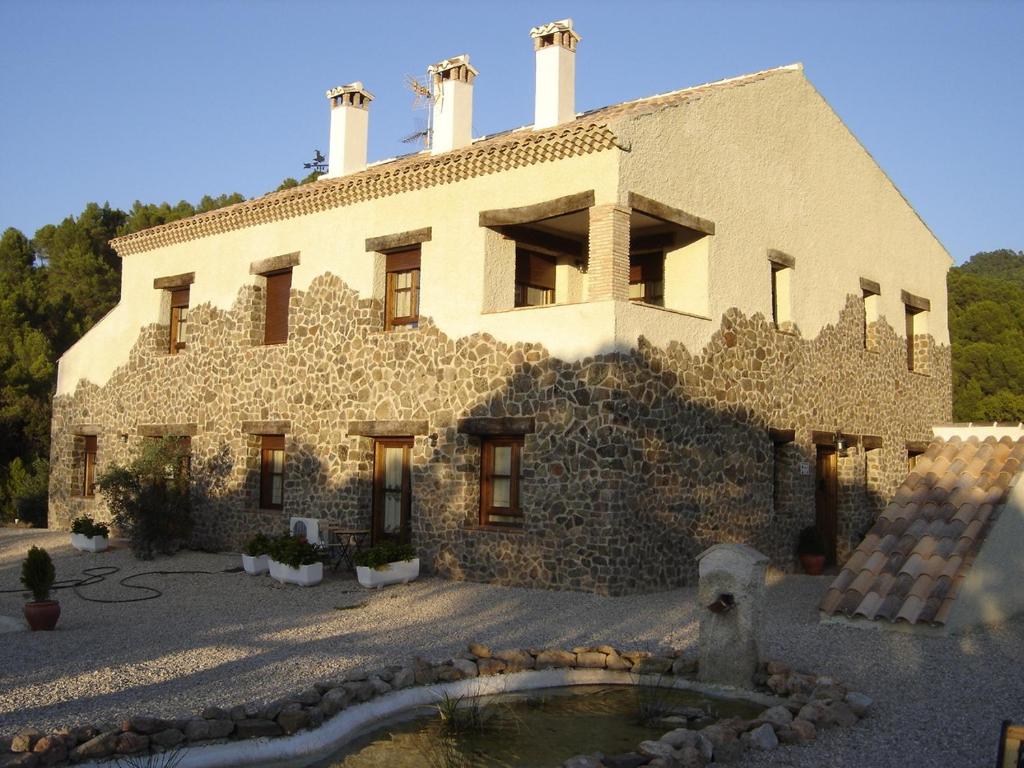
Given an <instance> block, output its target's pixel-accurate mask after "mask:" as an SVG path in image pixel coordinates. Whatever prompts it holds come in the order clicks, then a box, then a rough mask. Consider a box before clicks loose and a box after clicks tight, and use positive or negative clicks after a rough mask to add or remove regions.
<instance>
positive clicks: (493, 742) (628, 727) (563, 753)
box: [320, 685, 763, 768]
mask: <svg viewBox="0 0 1024 768" xmlns="http://www.w3.org/2000/svg"><path fill="white" fill-rule="evenodd" d="M451 703H452V702H451V700H448V701H447V702H446V701H444V700H442V701H440V702H439V703H438V705H436V706H434V707H425V708H420V709H418V710H415V711H414V712H412V713H409V715H408V717H407V718H406V719H404V720H401V721H397V722H391V723H390V724H388V725H385V726H382V727H380V728H378V729H376V730H375V731H373V732H371V733H369V734H367V735H366V736H363V737H361V738H359V739H357V740H356V741H354V742H351V743H349V744H348V745H347V746H346V747H345V749H344V750H343V751H341V752H340V753H338V754H336V755H335V756H333V757H332V758H330V759H328V760H327V761H325V762H323V763H321V764H320V765H321V766H322V768H327V767H328V766H329V767H330V768H371V766H373V767H376V766H388V767H389V768H478V767H479V768H483V766H488V767H489V768H490V767H491V766H498V767H500V768H513V766H515V767H516V768H522V767H524V766H526V767H528V768H539V767H541V766H557V765H561V764H562V762H564V761H565V760H567V759H568V758H570V757H572V756H573V755H578V754H586V753H593V752H603V753H604V754H606V755H615V754H622V753H624V752H632V751H634V750H635V749H636V747H637V745H638V744H639V743H640V742H641V741H644V740H646V739H652V738H653V739H656V738H658V737H660V736H661V735H662V734H663V733H665V732H666V731H669V730H671V729H673V728H680V727H689V728H703V727H704V726H705V725H709V724H711V723H712V722H714V721H715V720H718V719H721V718H725V717H743V718H753V717H756V716H757V715H758V714H759V713H760V712H761V711H762V710H763V707H762V706H759V705H757V704H754V703H752V702H749V701H744V700H742V699H724V698H712V697H709V696H706V695H703V694H700V693H697V692H694V691H686V690H678V689H670V688H655V687H650V686H632V685H577V686H569V687H564V688H544V689H540V690H534V691H524V692H520V693H510V694H499V695H496V696H486V697H481V698H478V699H464V700H462V701H460V702H459V706H458V707H457V708H456V710H455V712H454V714H453V713H452V711H451V706H450V705H451ZM445 716H447V717H445Z"/></svg>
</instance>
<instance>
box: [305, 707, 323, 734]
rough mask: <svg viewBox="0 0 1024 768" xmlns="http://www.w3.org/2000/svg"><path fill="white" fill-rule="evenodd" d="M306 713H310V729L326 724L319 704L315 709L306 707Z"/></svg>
mask: <svg viewBox="0 0 1024 768" xmlns="http://www.w3.org/2000/svg"><path fill="white" fill-rule="evenodd" d="M306 711H307V712H308V713H309V727H310V728H319V727H320V726H321V725H323V724H324V713H323V710H321V709H320V705H319V704H318V705H317V706H315V707H306Z"/></svg>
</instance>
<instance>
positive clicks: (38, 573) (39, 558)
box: [21, 547, 57, 603]
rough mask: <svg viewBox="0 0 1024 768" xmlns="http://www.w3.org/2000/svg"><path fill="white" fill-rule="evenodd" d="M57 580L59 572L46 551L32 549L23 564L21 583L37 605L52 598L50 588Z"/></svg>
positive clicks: (36, 548)
mask: <svg viewBox="0 0 1024 768" xmlns="http://www.w3.org/2000/svg"><path fill="white" fill-rule="evenodd" d="M56 578H57V572H56V571H55V570H54V567H53V560H51V559H50V555H49V553H48V552H47V551H46V550H45V549H40V548H39V547H32V549H30V550H29V551H28V554H27V555H26V556H25V559H24V561H22V563H21V583H22V584H23V585H24V587H25V589H27V590H28V591H29V592H31V593H32V598H33V599H34V600H35V601H36V602H37V603H41V602H43V601H44V600H48V599H49V598H50V588H51V587H52V586H53V582H54V579H56Z"/></svg>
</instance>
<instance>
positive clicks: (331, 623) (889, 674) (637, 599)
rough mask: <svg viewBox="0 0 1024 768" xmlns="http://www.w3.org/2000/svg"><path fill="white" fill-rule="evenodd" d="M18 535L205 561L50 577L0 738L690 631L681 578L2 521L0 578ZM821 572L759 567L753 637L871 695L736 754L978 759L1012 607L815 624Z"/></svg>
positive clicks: (1022, 681)
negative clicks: (485, 567)
mask: <svg viewBox="0 0 1024 768" xmlns="http://www.w3.org/2000/svg"><path fill="white" fill-rule="evenodd" d="M32 545H40V546H43V547H46V548H47V549H48V550H49V551H50V554H51V555H52V556H53V557H54V562H55V564H56V567H57V577H58V579H61V578H74V577H77V576H78V575H79V574H81V572H82V570H83V569H84V568H88V567H90V566H116V567H119V568H120V569H121V572H120V573H118V574H116V575H114V576H112V577H108V578H107V579H106V581H104V582H103V583H100V584H95V585H92V586H89V587H85V588H82V589H81V594H82V595H85V596H89V597H97V598H119V597H133V596H135V594H138V593H135V594H133V593H132V591H131V590H128V589H125V588H124V587H121V586H118V584H117V580H118V579H119V578H121V577H122V576H124V575H128V574H130V573H139V572H142V571H149V570H168V571H169V570H207V571H215V572H218V573H216V574H214V575H177V576H170V575H152V576H148V577H144V578H142V579H140V580H139V582H138V583H143V584H149V585H152V586H155V587H157V588H159V589H161V590H163V591H164V595H163V597H161V598H159V599H156V600H149V601H146V602H138V603H127V604H125V603H121V604H101V603H92V602H87V601H85V600H83V599H81V597H80V596H78V595H76V594H75V593H74V592H72V591H70V590H62V591H60V592H58V593H57V597H58V598H59V599H60V601H61V609H62V615H61V619H60V624H59V625H58V628H57V631H56V632H53V633H42V632H40V633H30V632H27V631H24V632H13V633H7V634H0V648H2V654H0V736H4V735H6V736H10V735H11V734H12V733H13V732H15V731H16V730H17V729H18V728H20V727H21V726H24V725H34V726H37V727H40V728H53V727H57V726H62V725H69V724H76V723H81V722H96V721H105V720H111V719H114V718H116V717H118V716H120V715H122V714H124V713H125V712H143V711H145V712H152V713H154V714H158V715H164V716H174V715H180V714H185V713H191V712H196V711H198V710H199V709H201V708H202V707H203V706H206V705H210V704H217V705H221V706H224V705H232V704H236V703H242V702H246V701H253V700H267V699H271V698H274V697H276V696H279V695H281V694H284V693H287V692H290V691H293V690H297V689H299V688H301V687H303V686H304V685H305V684H307V683H308V682H310V681H311V680H314V679H318V678H323V677H331V676H334V675H336V674H338V673H341V672H344V671H346V670H349V669H352V668H356V667H366V666H381V665H384V664H388V663H395V662H399V661H403V660H406V659H408V658H410V657H411V656H413V655H416V654H419V655H422V656H424V657H426V658H429V659H438V660H440V659H442V658H445V657H446V656H449V655H451V654H452V653H454V652H456V651H458V650H460V649H462V648H463V647H464V646H465V644H466V643H467V642H468V641H470V640H479V641H481V642H484V643H488V644H491V645H494V646H498V647H516V646H542V645H554V646H572V645H578V644H582V643H597V642H608V643H612V644H615V645H618V646H621V647H626V648H650V649H654V648H656V647H659V646H662V645H671V646H673V647H677V648H684V647H690V648H692V647H694V646H695V645H696V642H697V625H696V622H695V619H694V613H693V605H694V598H695V590H693V589H677V590H672V591H669V592H661V593H658V594H654V595H642V596H632V597H625V598H605V597H598V596H595V595H589V594H580V593H573V592H543V591H533V590H524V589H510V588H505V587H495V586H488V585H481V584H466V583H458V582H450V581H444V580H441V579H434V578H424V579H421V580H419V581H417V582H414V583H413V584H410V585H407V586H400V587H392V588H389V589H385V590H382V591H373V592H369V591H366V590H363V589H362V588H360V587H359V586H358V585H357V584H356V583H355V582H354V581H353V580H352V579H351V577H348V576H334V575H330V576H329V577H328V578H327V579H326V580H325V581H324V583H323V584H322V585H320V586H319V587H317V588H314V589H301V588H299V587H282V586H278V585H276V584H275V583H274V582H272V581H271V580H270V579H269V578H266V577H260V578H252V577H248V576H246V575H245V574H244V573H232V574H225V573H219V572H220V571H223V570H224V569H225V568H234V567H237V566H238V565H240V558H238V557H237V556H233V555H210V554H203V553H194V552H183V553H179V554H178V555H175V556H174V557H170V558H161V559H158V560H155V561H152V562H140V561H137V560H135V559H134V558H133V557H132V556H131V553H130V552H129V551H128V549H127V548H125V547H115V548H112V549H111V550H109V551H108V552H105V553H102V554H99V555H88V554H82V553H77V552H75V551H74V550H73V549H72V548H71V546H70V544H69V542H68V536H67V534H64V533H49V532H46V531H15V530H13V529H0V589H13V588H16V587H18V586H19V582H18V574H19V567H20V561H21V559H22V557H23V556H24V553H25V552H26V551H27V549H28V547H30V546H32ZM825 587H826V577H811V576H788V577H784V578H781V579H777V580H774V581H773V583H772V584H771V586H770V587H769V590H768V599H767V605H766V606H765V612H764V614H765V621H766V626H765V630H764V653H765V655H766V656H768V657H771V658H777V659H781V660H784V661H787V662H789V663H791V664H793V665H795V666H797V667H798V668H803V669H807V670H809V671H814V672H819V673H826V672H827V673H830V674H833V675H835V676H837V677H839V678H840V679H842V680H844V681H846V682H848V683H849V684H850V685H851V686H852V687H854V688H856V689H858V690H861V691H864V692H865V693H867V694H869V695H870V696H872V697H873V698H874V699H875V701H876V709H875V712H874V715H873V716H872V717H871V718H869V719H868V720H865V721H863V722H861V723H860V724H858V725H857V726H856V727H854V728H850V729H845V730H831V731H827V732H824V733H823V734H822V735H821V736H820V737H819V739H818V740H817V741H816V742H814V743H813V744H811V745H809V746H803V747H787V748H783V749H779V750H777V751H776V752H773V753H768V754H765V755H755V756H752V757H750V758H749V759H748V761H747V762H746V763H745V764H746V765H751V766H758V767H760V766H779V767H781V766H793V767H794V768H796V767H799V768H805V767H806V768H811V767H813V768H820V767H821V766H833V767H835V768H843V767H845V766H850V767H851V768H852V767H853V766H857V768H862V767H863V766H883V767H884V766H894V767H895V766H900V768H903V767H904V766H943V768H946V767H949V768H954V767H956V766H971V767H973V766H979V767H980V766H991V765H992V764H993V763H994V761H995V750H996V745H997V737H998V731H999V723H1000V721H1001V720H1003V719H1014V720H1016V721H1024V619H1022V618H1018V619H1016V620H1015V621H1013V622H1010V623H1008V624H1006V625H1004V626H1002V627H999V628H996V629H986V630H979V631H977V632H973V633H970V634H965V635H961V636H958V637H952V638H942V637H918V636H912V635H908V634H904V633H897V632H882V631H877V630H875V631H873V630H858V629H853V628H849V627H845V626H834V625H829V626H822V625H820V624H818V622H817V612H816V610H815V607H814V606H815V604H816V601H817V600H818V598H819V597H820V595H821V594H822V592H823V591H824V589H825ZM22 602H23V598H22V596H21V595H20V594H0V616H7V617H19V616H20V615H21V605H22ZM343 609H348V610H343Z"/></svg>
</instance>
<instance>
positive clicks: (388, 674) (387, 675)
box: [371, 665, 401, 683]
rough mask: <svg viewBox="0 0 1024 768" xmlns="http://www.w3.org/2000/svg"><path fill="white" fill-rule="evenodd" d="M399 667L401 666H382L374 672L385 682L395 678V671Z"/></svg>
mask: <svg viewBox="0 0 1024 768" xmlns="http://www.w3.org/2000/svg"><path fill="white" fill-rule="evenodd" d="M400 669H401V667H396V666H394V665H392V666H390V667H384V669H380V670H377V672H376V673H375V674H376V676H377V677H379V678H380V679H381V680H383V681H384V682H385V683H390V682H391V681H392V680H393V679H394V678H395V672H397V671H398V670H400ZM372 676H373V675H371V677H372Z"/></svg>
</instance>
